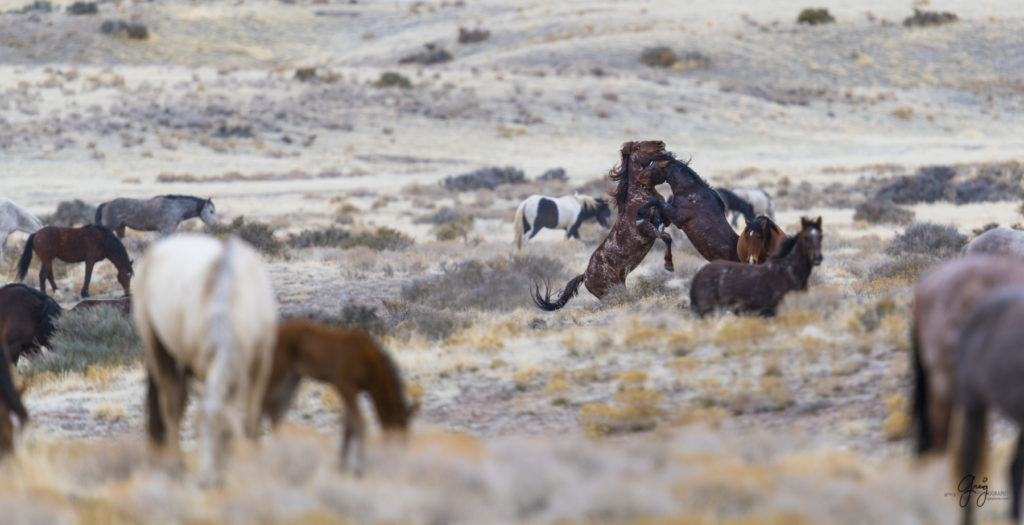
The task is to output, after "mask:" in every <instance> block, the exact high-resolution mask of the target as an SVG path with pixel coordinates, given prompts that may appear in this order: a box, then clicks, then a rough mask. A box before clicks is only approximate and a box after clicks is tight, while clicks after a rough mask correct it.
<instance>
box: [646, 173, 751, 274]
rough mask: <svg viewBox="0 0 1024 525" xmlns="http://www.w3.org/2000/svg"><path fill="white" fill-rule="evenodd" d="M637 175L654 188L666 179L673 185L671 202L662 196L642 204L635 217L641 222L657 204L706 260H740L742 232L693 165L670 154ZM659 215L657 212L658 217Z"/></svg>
mask: <svg viewBox="0 0 1024 525" xmlns="http://www.w3.org/2000/svg"><path fill="white" fill-rule="evenodd" d="M638 178H639V180H640V181H641V183H642V184H647V185H650V186H651V187H654V186H657V185H658V184H661V183H663V182H668V184H669V186H671V187H672V198H671V199H670V200H669V201H668V202H666V201H665V200H664V199H661V198H660V197H657V198H651V199H650V200H649V201H648V202H647V203H645V204H644V205H643V206H642V207H640V208H639V211H638V214H637V215H636V216H635V218H636V219H637V220H638V221H640V220H642V219H643V217H646V214H647V212H648V210H649V209H650V208H652V207H657V208H658V209H660V210H661V217H664V218H665V219H666V220H668V221H669V222H671V223H672V224H674V225H675V226H676V227H677V228H679V229H680V230H683V233H685V234H686V237H687V238H688V239H690V242H691V243H692V244H693V247H694V248H696V249H697V251H698V252H700V254H701V255H702V256H703V257H704V258H705V259H707V260H709V261H717V260H719V259H722V260H726V261H736V262H739V260H740V259H739V257H738V256H737V255H736V243H737V241H739V235H736V231H735V230H733V229H732V226H729V222H728V221H727V220H726V218H725V203H724V202H722V197H721V196H719V194H718V193H717V192H715V190H713V189H712V188H711V186H709V185H708V183H707V182H706V181H705V180H704V179H702V178H701V177H700V175H697V173H696V172H695V171H693V170H692V169H690V166H688V165H687V164H686V163H685V162H682V161H679V160H676V159H675V157H673V156H672V155H671V154H669V155H665V156H664V157H663V158H661V159H658V160H657V161H655V162H652V163H650V164H648V165H647V166H646V167H645V168H644V169H643V170H642V171H641V172H640V173H639V174H638ZM657 218H658V216H657V215H656V216H655V220H657Z"/></svg>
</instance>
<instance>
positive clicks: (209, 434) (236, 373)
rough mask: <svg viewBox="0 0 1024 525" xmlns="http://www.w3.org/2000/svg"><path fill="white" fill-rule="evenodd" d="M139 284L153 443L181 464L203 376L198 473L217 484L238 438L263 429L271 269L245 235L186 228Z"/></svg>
mask: <svg viewBox="0 0 1024 525" xmlns="http://www.w3.org/2000/svg"><path fill="white" fill-rule="evenodd" d="M135 288H136V291H135V296H134V308H133V314H134V316H135V325H136V327H137V328H138V331H139V337H140V338H141V339H142V345H143V349H144V355H145V361H146V372H147V375H148V383H149V385H148V392H147V397H146V408H147V412H148V414H149V423H148V429H149V437H150V440H151V441H152V442H153V443H155V444H157V445H167V446H168V448H169V450H170V453H171V457H172V458H173V459H174V460H175V461H177V462H178V463H179V464H180V462H181V452H180V449H179V445H178V429H179V427H180V424H181V417H182V414H183V413H184V411H185V405H186V404H187V400H188V379H189V378H195V379H196V380H198V381H200V382H202V383H203V384H204V385H205V387H204V392H203V399H202V400H201V401H200V403H199V409H198V415H197V417H198V421H197V423H196V427H197V429H198V434H199V437H198V441H199V472H200V476H201V479H202V480H203V482H204V483H213V484H217V483H219V481H220V471H221V467H222V465H223V460H224V457H225V455H226V454H227V449H228V445H229V444H230V442H231V439H232V438H233V437H234V436H236V435H239V434H241V433H242V431H244V433H245V435H247V436H248V437H249V438H251V439H256V437H257V435H258V433H259V423H260V409H261V408H262V407H261V405H262V403H263V395H264V393H265V390H266V386H267V379H268V378H269V377H270V368H271V365H272V361H273V348H274V341H275V338H276V330H275V327H276V326H277V301H276V299H275V297H274V290H273V288H272V287H271V285H270V275H269V274H268V272H267V269H266V268H265V267H264V265H263V263H262V262H261V261H260V259H259V256H257V255H256V252H255V251H254V250H253V249H252V248H251V247H249V245H247V244H246V243H245V242H243V241H241V240H239V239H237V238H235V237H230V238H228V240H227V241H226V242H221V241H219V240H217V239H215V238H213V237H209V236H206V235H190V234H188V235H178V236H173V237H169V238H167V239H165V240H162V241H160V242H158V243H157V244H155V245H153V246H152V247H151V248H150V249H149V250H148V251H147V252H146V256H145V260H144V261H143V265H142V268H140V269H139V277H138V281H137V283H136V287H135Z"/></svg>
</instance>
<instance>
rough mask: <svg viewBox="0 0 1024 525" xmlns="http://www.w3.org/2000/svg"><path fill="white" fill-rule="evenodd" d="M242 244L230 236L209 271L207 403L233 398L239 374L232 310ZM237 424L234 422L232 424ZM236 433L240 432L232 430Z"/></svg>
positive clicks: (214, 409) (212, 408) (213, 407)
mask: <svg viewBox="0 0 1024 525" xmlns="http://www.w3.org/2000/svg"><path fill="white" fill-rule="evenodd" d="M240 242H241V241H239V240H238V238H237V237H234V236H230V237H228V240H227V241H226V242H225V244H224V251H223V252H222V253H221V256H220V259H219V260H218V261H217V262H216V263H214V265H213V270H212V271H211V272H210V279H212V280H213V282H212V283H210V282H208V283H207V284H208V286H207V289H208V290H211V292H210V295H209V303H208V304H209V311H208V312H207V318H206V322H207V327H208V328H207V333H208V334H209V336H210V342H211V343H212V344H213V348H214V350H213V351H214V355H213V360H212V362H211V365H210V370H209V372H208V373H207V376H206V389H207V393H206V399H207V400H210V401H208V402H212V403H219V402H226V401H227V400H228V398H229V397H230V393H231V391H232V390H234V388H232V385H233V381H232V374H236V373H237V374H240V373H241V372H240V371H239V370H238V366H237V362H236V359H235V357H236V352H234V350H235V349H234V348H232V343H233V341H234V339H235V334H234V330H233V327H232V323H231V317H230V307H231V304H230V303H231V296H232V295H233V293H234V288H235V286H234V284H235V275H234V259H235V257H236V252H237V251H238V249H239V247H238V244H239V243H240ZM205 408H206V409H207V410H211V411H218V410H221V408H222V407H220V406H207V407H205ZM235 423H236V422H235V421H232V422H231V425H234V424H235ZM233 430H235V431H237V430H239V429H237V428H233Z"/></svg>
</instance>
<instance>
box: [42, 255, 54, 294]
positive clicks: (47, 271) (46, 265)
mask: <svg viewBox="0 0 1024 525" xmlns="http://www.w3.org/2000/svg"><path fill="white" fill-rule="evenodd" d="M47 276H49V277H50V284H52V285H53V291H54V292H56V291H57V284H56V283H54V282H53V260H52V259H51V260H49V261H46V260H40V261H39V290H40V291H41V292H43V294H46V277H47Z"/></svg>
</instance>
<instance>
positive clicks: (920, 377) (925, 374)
mask: <svg viewBox="0 0 1024 525" xmlns="http://www.w3.org/2000/svg"><path fill="white" fill-rule="evenodd" d="M1016 284H1021V285H1024V265H1022V264H1021V263H1020V261H1017V260H1013V259H1006V258H1001V257H993V256H986V255H972V256H970V257H964V258H961V259H955V260H952V261H949V262H945V263H943V264H941V265H939V266H937V267H935V268H933V269H932V270H930V271H929V272H928V273H926V274H925V275H924V277H922V278H921V280H920V281H919V282H918V283H917V286H916V287H914V306H913V322H912V324H911V327H910V344H911V348H912V353H913V356H914V357H913V360H912V362H913V364H912V366H913V370H912V372H913V376H914V382H913V389H914V391H913V399H914V403H913V413H914V417H915V419H916V422H915V427H916V433H917V445H916V450H917V453H918V455H921V454H924V453H927V452H944V451H945V450H946V446H947V443H948V440H949V421H950V415H951V414H952V406H953V400H954V399H956V377H955V370H956V338H957V334H958V333H959V332H960V329H961V327H962V326H964V324H963V323H964V320H965V319H966V318H967V315H968V314H969V313H970V312H971V310H972V309H973V308H974V307H975V306H976V305H977V304H978V301H979V300H981V298H982V297H984V296H985V295H987V294H988V293H989V292H991V291H992V290H994V289H996V288H999V287H1003V286H1008V285H1016Z"/></svg>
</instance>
